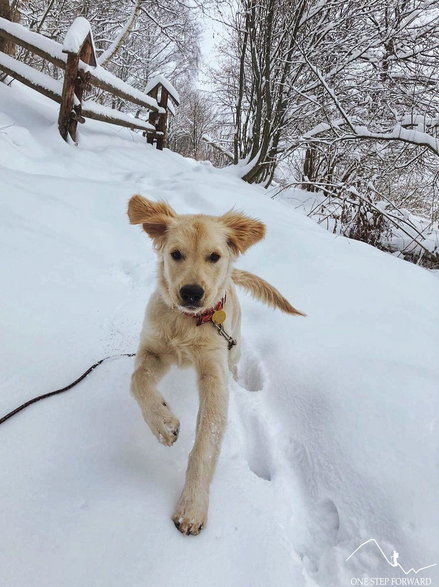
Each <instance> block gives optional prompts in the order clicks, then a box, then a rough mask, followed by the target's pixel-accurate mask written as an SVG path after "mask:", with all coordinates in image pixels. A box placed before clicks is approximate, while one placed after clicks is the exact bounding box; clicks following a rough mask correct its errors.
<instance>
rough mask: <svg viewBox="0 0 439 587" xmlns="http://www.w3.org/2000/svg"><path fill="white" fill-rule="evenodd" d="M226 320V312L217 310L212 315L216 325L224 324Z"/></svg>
mask: <svg viewBox="0 0 439 587" xmlns="http://www.w3.org/2000/svg"><path fill="white" fill-rule="evenodd" d="M225 319H226V313H225V312H224V310H217V311H216V312H214V313H213V314H212V322H213V323H214V324H222V323H223V322H224V320H225Z"/></svg>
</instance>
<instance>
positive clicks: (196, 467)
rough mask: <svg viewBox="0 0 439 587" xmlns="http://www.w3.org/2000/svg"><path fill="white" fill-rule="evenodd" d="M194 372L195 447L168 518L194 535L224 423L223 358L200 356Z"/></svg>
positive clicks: (213, 354) (206, 498)
mask: <svg viewBox="0 0 439 587" xmlns="http://www.w3.org/2000/svg"><path fill="white" fill-rule="evenodd" d="M196 369H197V375H198V386H199V394H200V407H199V412H198V419H197V433H196V439H195V444H194V446H193V449H192V451H191V454H190V456H189V463H188V468H187V472H186V483H185V486H184V489H183V491H182V494H181V496H180V499H179V501H178V504H177V507H176V510H175V513H174V515H173V516H172V519H173V521H174V524H175V525H176V526H177V528H178V529H179V530H180V532H182V533H183V534H198V533H199V532H200V530H201V528H202V527H203V526H204V524H205V523H206V521H207V510H208V506H209V488H210V482H211V481H212V477H213V474H214V472H215V467H216V463H217V460H218V456H219V453H220V449H221V441H222V439H223V435H224V430H225V427H226V422H227V406H228V389H227V357H226V355H225V353H223V352H221V351H218V350H216V351H215V352H213V351H208V352H204V353H202V355H201V357H199V358H197V361H196Z"/></svg>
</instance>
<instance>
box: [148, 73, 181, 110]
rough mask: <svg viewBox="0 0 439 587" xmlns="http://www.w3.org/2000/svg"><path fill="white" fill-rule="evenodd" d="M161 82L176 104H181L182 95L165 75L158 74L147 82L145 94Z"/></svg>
mask: <svg viewBox="0 0 439 587" xmlns="http://www.w3.org/2000/svg"><path fill="white" fill-rule="evenodd" d="M159 84H161V85H162V86H163V87H164V88H165V89H166V90H167V91H168V92H169V95H170V96H171V98H172V99H173V100H174V102H175V104H176V105H177V106H178V105H179V104H180V96H179V94H178V92H177V90H176V89H175V88H174V86H173V85H172V84H171V82H170V81H169V80H168V79H166V78H165V76H164V75H156V76H154V77H153V78H151V79H150V80H149V82H148V83H147V84H146V88H145V94H149V92H150V91H151V90H152V89H153V88H155V87H156V86H158V85H159Z"/></svg>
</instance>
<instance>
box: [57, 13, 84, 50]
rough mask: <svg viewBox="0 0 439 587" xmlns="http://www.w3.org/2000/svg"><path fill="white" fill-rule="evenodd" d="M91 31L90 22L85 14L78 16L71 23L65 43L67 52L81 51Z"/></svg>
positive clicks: (64, 47)
mask: <svg viewBox="0 0 439 587" xmlns="http://www.w3.org/2000/svg"><path fill="white" fill-rule="evenodd" d="M90 33H91V28H90V23H89V22H88V20H87V19H86V18H84V17H83V16H78V17H76V18H75V20H74V21H73V22H72V24H71V25H70V28H69V30H68V31H67V33H66V36H65V38H64V43H63V51H64V52H65V53H79V52H80V50H81V49H82V45H83V44H84V41H85V39H86V38H87V36H88V35H89V34H90Z"/></svg>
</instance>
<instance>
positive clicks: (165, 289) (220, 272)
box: [128, 196, 265, 314]
mask: <svg viewBox="0 0 439 587" xmlns="http://www.w3.org/2000/svg"><path fill="white" fill-rule="evenodd" d="M128 216H129V219H130V222H131V224H142V225H143V230H144V231H145V232H146V233H147V234H148V235H149V236H150V237H151V238H152V240H153V242H154V245H155V248H156V250H157V251H158V253H159V256H160V289H161V294H162V296H163V299H164V300H165V302H166V303H167V304H168V305H169V306H170V307H174V308H175V307H177V308H179V309H180V310H183V311H185V312H189V313H193V314H196V313H198V312H202V311H203V310H206V309H208V308H211V307H212V306H214V305H215V304H216V303H217V302H218V301H219V300H220V299H221V298H222V297H223V295H224V293H225V290H226V287H227V281H228V279H229V277H230V272H231V269H232V263H233V261H234V260H235V259H236V257H237V256H238V255H239V254H241V253H244V252H245V251H246V250H247V249H248V248H249V247H250V246H251V245H254V244H255V243H257V242H258V241H259V240H261V239H262V238H264V235H265V226H264V224H263V223H262V222H259V220H255V219H253V218H249V217H248V216H245V215H244V214H241V213H239V212H234V211H230V212H227V213H226V214H224V215H223V216H205V215H203V214H193V215H192V214H182V215H180V214H177V213H176V212H175V211H174V210H173V209H172V208H171V207H170V206H168V204H166V203H165V202H151V201H150V200H147V199H146V198H143V197H142V196H133V197H132V198H131V199H130V201H129V204H128Z"/></svg>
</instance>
